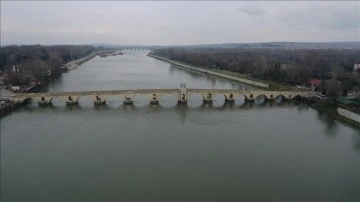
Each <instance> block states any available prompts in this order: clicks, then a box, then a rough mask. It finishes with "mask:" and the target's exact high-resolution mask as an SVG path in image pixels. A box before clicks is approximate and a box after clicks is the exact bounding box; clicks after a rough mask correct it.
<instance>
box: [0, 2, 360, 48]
mask: <svg viewBox="0 0 360 202" xmlns="http://www.w3.org/2000/svg"><path fill="white" fill-rule="evenodd" d="M270 41H299V42H327V41H360V2H359V1H349V2H340V1H339V2H336V1H325V2H321V1H319V2H317V1H304V2H301V1H296V2H295V1H279V2H275V1H274V2H261V1H255V2H250V1H227V2H220V1H208V2H206V1H179V2H174V1H156V2H151V1H144V2H141V1H133V2H125V1H109V2H101V1H90V2H85V1H80V2H73V1H58V2H53V1H39V2H36V1H25V2H21V1H15V2H11V1H1V44H2V45H8V44H47V45H49V44H88V43H111V44H124V45H129V44H141V45H186V44H214V43H248V42H270Z"/></svg>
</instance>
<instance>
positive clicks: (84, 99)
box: [75, 95, 95, 108]
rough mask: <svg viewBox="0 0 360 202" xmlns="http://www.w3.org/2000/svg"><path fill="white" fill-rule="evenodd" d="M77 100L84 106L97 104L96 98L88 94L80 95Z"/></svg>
mask: <svg viewBox="0 0 360 202" xmlns="http://www.w3.org/2000/svg"><path fill="white" fill-rule="evenodd" d="M75 102H76V103H77V104H78V105H79V106H80V107H83V108H84V107H85V108H88V107H93V106H94V104H95V102H94V99H93V98H92V97H91V96H86V95H82V96H79V97H78V98H77V100H76V101H75Z"/></svg>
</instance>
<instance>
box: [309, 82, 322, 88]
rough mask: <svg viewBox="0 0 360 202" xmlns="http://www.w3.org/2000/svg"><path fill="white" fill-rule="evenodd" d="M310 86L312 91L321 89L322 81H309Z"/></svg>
mask: <svg viewBox="0 0 360 202" xmlns="http://www.w3.org/2000/svg"><path fill="white" fill-rule="evenodd" d="M309 84H310V86H311V89H312V90H315V88H317V87H319V86H320V84H321V79H311V80H310V81H309Z"/></svg>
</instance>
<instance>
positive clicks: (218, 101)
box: [212, 93, 226, 107]
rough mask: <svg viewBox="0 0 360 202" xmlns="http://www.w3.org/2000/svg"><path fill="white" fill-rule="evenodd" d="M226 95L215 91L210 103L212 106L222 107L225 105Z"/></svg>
mask: <svg viewBox="0 0 360 202" xmlns="http://www.w3.org/2000/svg"><path fill="white" fill-rule="evenodd" d="M225 102H226V97H225V95H224V94H222V93H217V94H215V95H214V96H213V98H212V104H213V106H214V107H222V106H224V105H225Z"/></svg>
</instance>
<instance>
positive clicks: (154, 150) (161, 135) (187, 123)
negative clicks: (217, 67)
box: [1, 51, 360, 202]
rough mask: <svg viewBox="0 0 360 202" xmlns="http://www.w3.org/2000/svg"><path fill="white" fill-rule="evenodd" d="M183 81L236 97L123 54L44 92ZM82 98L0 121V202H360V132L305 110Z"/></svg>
mask: <svg viewBox="0 0 360 202" xmlns="http://www.w3.org/2000/svg"><path fill="white" fill-rule="evenodd" d="M181 82H186V83H187V87H188V88H234V89H241V88H245V87H243V86H242V85H239V84H237V83H233V82H229V81H226V80H223V79H219V78H215V77H211V76H208V75H202V74H198V73H193V72H187V71H185V70H182V69H178V68H176V67H175V66H172V65H170V64H168V63H165V62H163V61H159V60H156V59H153V58H150V57H147V56H146V52H139V51H138V52H135V51H133V52H131V51H129V52H126V53H125V54H124V55H122V56H114V57H107V58H101V57H95V58H94V59H92V60H90V61H88V62H86V63H84V64H83V65H81V66H79V67H77V68H76V69H74V70H72V71H69V72H67V73H64V74H63V75H62V76H61V77H60V78H59V79H58V80H56V81H54V82H53V83H51V84H50V85H49V87H48V89H45V91H50V92H51V91H80V90H81V91H82V90H110V89H141V88H178V87H179V84H180V83H181ZM81 99H82V101H81V103H82V105H81V106H68V107H66V106H63V103H62V102H61V100H58V101H57V104H55V105H56V106H54V107H51V106H47V107H37V106H36V104H34V103H33V104H29V105H27V106H24V107H22V108H20V109H18V110H15V111H13V112H12V113H10V114H8V115H6V116H3V117H1V201H205V202H208V201H286V202H288V201H301V202H302V201H327V202H328V201H339V202H340V201H354V202H355V201H356V202H358V201H360V130H359V129H356V128H352V127H349V126H347V125H344V124H342V123H340V122H338V121H334V120H332V119H330V118H328V117H327V116H325V115H324V114H321V113H319V112H318V111H316V110H314V109H313V108H310V107H308V106H306V105H305V104H295V103H291V102H285V103H282V104H276V103H266V104H257V103H254V104H245V105H243V106H241V105H237V104H236V103H235V104H234V105H229V104H225V105H223V106H222V105H219V104H217V105H216V103H215V104H214V105H215V106H212V105H211V104H207V105H202V106H199V105H198V104H196V103H197V102H198V100H197V99H195V98H192V99H193V100H192V105H191V104H189V105H190V106H186V105H178V106H173V107H171V106H172V105H171V104H169V103H170V102H171V99H170V98H168V99H164V100H165V101H162V102H163V105H159V106H152V105H145V104H144V102H143V100H142V99H139V100H138V101H137V102H136V103H135V104H136V105H135V106H124V105H120V104H121V102H120V101H117V100H116V99H115V98H113V100H112V101H111V102H109V106H95V107H94V106H92V105H91V103H89V101H88V100H87V99H86V98H81ZM219 100H220V101H219V102H218V103H221V99H219ZM79 102H80V101H79ZM194 103H195V104H194Z"/></svg>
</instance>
